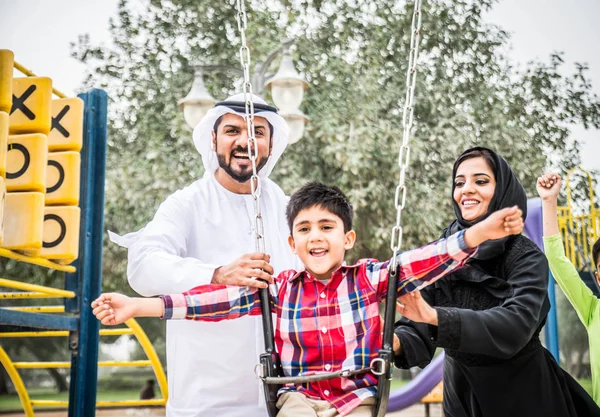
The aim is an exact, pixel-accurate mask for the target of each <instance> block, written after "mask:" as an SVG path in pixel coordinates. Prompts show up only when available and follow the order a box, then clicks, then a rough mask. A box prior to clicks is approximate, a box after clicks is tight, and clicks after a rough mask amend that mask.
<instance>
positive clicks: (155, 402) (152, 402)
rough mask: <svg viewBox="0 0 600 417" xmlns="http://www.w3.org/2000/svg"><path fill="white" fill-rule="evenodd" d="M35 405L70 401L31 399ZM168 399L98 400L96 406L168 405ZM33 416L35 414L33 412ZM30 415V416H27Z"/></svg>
mask: <svg viewBox="0 0 600 417" xmlns="http://www.w3.org/2000/svg"><path fill="white" fill-rule="evenodd" d="M31 404H32V405H33V406H34V407H68V405H69V402H68V401H53V400H31ZM166 404H167V400H166V399H164V398H155V399H152V400H123V401H98V402H97V403H96V407H135V406H148V405H166ZM32 416H33V414H32ZM27 417H29V416H27Z"/></svg>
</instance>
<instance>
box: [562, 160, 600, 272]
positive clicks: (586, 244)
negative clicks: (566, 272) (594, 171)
mask: <svg viewBox="0 0 600 417" xmlns="http://www.w3.org/2000/svg"><path fill="white" fill-rule="evenodd" d="M576 172H579V173H581V174H582V175H583V176H584V178H585V180H586V181H587V185H588V198H589V212H585V211H584V212H583V213H582V214H575V213H574V210H573V190H572V185H571V178H572V175H573V174H574V173H576ZM566 189H567V205H566V206H565V207H559V208H558V224H559V229H560V233H561V235H562V237H563V242H564V244H565V253H566V255H567V257H568V258H569V259H570V260H571V262H572V263H573V265H575V267H576V268H577V270H579V271H584V270H593V269H594V268H593V267H592V265H593V262H592V246H593V244H594V242H595V241H596V240H597V239H598V236H600V210H599V209H598V208H596V206H595V204H594V183H593V181H592V176H591V175H590V173H589V172H587V171H586V170H584V169H581V168H573V169H572V170H570V171H569V173H568V174H567V178H566Z"/></svg>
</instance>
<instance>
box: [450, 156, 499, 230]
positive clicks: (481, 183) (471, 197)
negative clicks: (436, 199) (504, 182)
mask: <svg viewBox="0 0 600 417" xmlns="http://www.w3.org/2000/svg"><path fill="white" fill-rule="evenodd" d="M495 189H496V178H495V177H494V173H493V171H492V169H491V168H490V166H489V165H488V162H487V161H486V160H485V159H484V158H482V157H476V158H470V159H466V160H464V161H463V162H461V164H460V165H459V166H458V169H457V170H456V177H455V178H454V195H453V197H454V201H456V204H458V206H459V207H460V212H461V214H462V217H463V219H465V220H466V221H474V220H477V219H478V218H480V217H481V216H483V215H485V214H486V213H487V210H488V207H489V205H490V201H492V197H494V190H495Z"/></svg>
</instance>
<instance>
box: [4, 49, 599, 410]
mask: <svg viewBox="0 0 600 417" xmlns="http://www.w3.org/2000/svg"><path fill="white" fill-rule="evenodd" d="M2 52H4V51H0V58H2V57H3V59H5V61H3V62H2V63H0V75H2V82H0V111H1V110H3V107H2V106H3V105H4V106H5V107H4V110H6V104H5V102H6V100H5V96H6V88H7V87H6V86H7V85H8V84H11V85H12V82H13V81H14V80H13V79H12V72H13V71H12V70H13V67H14V68H15V69H17V70H18V71H20V72H22V73H23V74H24V75H26V76H27V77H31V78H35V75H34V74H33V73H32V72H31V71H29V70H27V69H25V68H24V67H22V66H21V65H19V64H18V63H16V62H10V63H9V64H10V68H11V75H10V77H11V79H10V83H9V82H7V79H6V77H7V75H6V71H4V72H3V71H2V70H3V68H4V70H5V69H6V67H7V65H8V64H7V56H8V55H9V54H4V55H2V54H1V53H2ZM10 56H12V54H10ZM50 88H51V87H50ZM25 91H27V89H26V90H25ZM51 91H52V92H53V94H54V95H56V96H58V97H59V98H65V95H64V94H62V93H60V92H59V91H57V90H55V89H52V88H51ZM10 95H11V96H12V97H11V103H10V104H9V106H8V110H6V112H5V113H8V112H10V111H13V112H14V111H15V110H14V108H22V107H23V106H25V105H26V104H27V97H24V96H25V93H22V94H20V96H19V97H17V96H15V95H14V94H13V93H12V90H11V93H10ZM79 97H80V99H81V100H82V101H83V112H82V113H83V116H82V123H81V126H82V127H81V130H82V147H81V172H80V174H79V176H80V179H81V181H80V183H79V187H78V190H79V196H80V198H79V206H78V207H79V209H80V228H79V230H78V233H77V239H76V241H77V244H78V256H77V257H76V259H74V260H72V259H70V258H68V257H67V258H66V259H51V258H44V257H42V256H40V255H41V253H40V252H39V251H38V252H36V251H25V253H23V252H17V251H16V250H11V249H6V248H1V247H0V257H3V258H10V259H14V260H16V261H19V262H27V263H30V264H34V265H37V266H39V267H41V268H49V269H53V270H56V271H59V272H64V273H65V275H64V288H63V289H58V288H51V287H44V286H38V285H32V284H29V283H27V282H26V281H27V279H26V277H23V280H19V281H12V280H7V279H2V278H0V286H1V287H4V288H9V289H12V290H13V291H10V292H3V293H0V298H1V299H2V302H1V303H0V325H2V326H7V325H8V326H22V327H26V328H27V329H26V330H24V331H21V330H17V331H13V330H12V329H11V331H0V341H1V340H2V339H3V338H19V337H39V338H43V337H66V338H68V341H69V348H70V349H71V361H70V362H22V361H13V360H11V358H10V357H9V356H8V355H7V354H6V352H5V351H4V349H3V348H2V346H1V344H0V363H2V365H3V366H4V368H5V369H6V370H7V371H8V374H9V376H10V378H11V380H12V382H13V384H14V385H15V387H16V390H17V392H18V394H19V397H20V399H21V402H22V404H23V409H24V412H25V415H26V416H27V417H33V416H34V415H35V413H34V409H35V408H39V407H46V408H47V407H68V410H69V417H80V416H93V415H94V414H95V409H96V408H97V407H106V406H117V407H137V406H148V405H163V406H164V405H165V404H166V399H167V396H168V392H167V382H166V377H165V373H164V370H163V368H162V365H161V364H160V361H159V360H158V356H157V355H156V352H155V351H154V348H153V346H152V344H151V343H150V341H149V340H148V338H147V336H146V335H145V333H144V332H143V330H142V329H141V328H140V326H139V325H138V324H137V322H135V320H129V321H128V322H127V323H126V327H123V328H116V329H102V330H101V329H99V323H98V322H97V321H96V320H95V318H94V317H93V316H92V314H91V310H90V308H89V303H90V302H91V300H93V299H95V298H96V297H97V296H98V295H99V294H100V289H101V282H102V267H101V266H102V262H101V260H102V240H103V239H102V236H103V232H104V231H103V203H104V174H105V158H106V156H105V153H106V108H107V96H106V94H105V93H104V92H103V91H101V90H91V91H90V92H87V93H84V94H81V95H80V96H79ZM3 98H4V101H3ZM15 101H16V104H15ZM51 114H52V110H51V109H50V110H49V111H48V112H47V116H46V117H47V118H48V119H50V121H49V123H48V125H49V127H50V130H53V129H56V127H55V124H58V123H59V122H60V120H59V121H58V122H56V123H55V122H54V119H60V117H63V116H64V115H63V116H60V111H59V112H58V114H57V115H56V116H54V117H53V116H51ZM5 119H6V120H8V119H7V118H6V117H5ZM1 120H2V119H1V118H0V121H1ZM58 126H60V124H58ZM8 128H9V126H8V125H7V126H6V129H7V130H8ZM0 129H2V125H1V124H0ZM58 130H60V129H59V128H58ZM47 133H49V132H47ZM21 134H23V133H21ZM42 134H43V133H42ZM0 144H2V142H1V141H0ZM2 146H6V145H2ZM8 149H9V150H12V148H11V147H10V144H9V145H8ZM0 155H2V154H1V153H0ZM0 157H1V156H0ZM48 161H50V159H48ZM50 165H51V164H50V163H49V162H48V166H50ZM0 167H2V164H1V163H0ZM572 172H573V171H571V172H570V173H569V175H568V176H567V206H565V207H560V208H559V224H560V230H561V233H562V234H563V239H564V241H565V242H566V244H565V249H566V253H567V256H569V257H570V259H571V260H572V262H573V263H574V265H576V267H577V268H578V269H579V270H580V271H582V273H586V272H589V266H590V265H591V264H590V261H591V244H592V243H593V242H594V241H595V239H597V238H598V235H599V234H600V230H599V228H600V210H598V209H596V208H595V205H594V194H593V189H592V186H593V184H592V178H591V176H590V175H589V174H588V173H587V172H584V173H585V174H586V175H587V179H588V182H589V187H590V188H589V189H590V212H589V213H588V214H577V215H576V214H574V213H573V209H572V196H571V188H570V187H571V186H570V176H571V174H572ZM2 173H3V171H2V170H0V178H4V176H8V174H10V173H11V172H4V176H2V175H1V174H2ZM2 183H3V184H4V181H3V182H2ZM43 188H44V191H46V192H47V188H49V187H48V186H47V184H45V183H44V187H43ZM2 203H3V202H2V201H1V200H0V204H2ZM2 208H3V207H0V210H1V209H2ZM531 214H532V213H531V211H530V217H531V218H532V219H534V218H535V216H531ZM0 218H1V217H0ZM4 219H5V223H6V224H8V223H9V222H11V221H12V219H11V218H9V217H8V215H7V214H6V213H5V214H4ZM538 220H539V221H541V215H540V217H539V219H538ZM5 227H6V226H5ZM538 230H539V231H540V232H541V227H540V228H539V229H538ZM530 237H531V238H532V239H534V237H533V236H531V235H530ZM534 240H535V239H534ZM538 244H539V243H538ZM67 261H72V263H71V262H67ZM64 263H71V264H70V265H65V264H64ZM588 285H589V284H588ZM596 294H598V292H597V288H596ZM551 297H552V295H551ZM37 298H44V299H46V298H59V299H62V300H63V304H62V305H54V306H7V305H6V303H7V302H9V300H17V299H21V300H22V299H37ZM551 314H552V313H551ZM554 314H555V312H554ZM547 327H549V328H550V329H552V327H554V330H553V331H554V336H552V337H554V338H556V320H554V323H552V321H551V320H549V324H548V326H547ZM551 331H552V330H551ZM124 334H127V335H133V336H135V337H136V339H137V340H138V341H139V343H140V344H141V346H142V348H143V350H144V352H145V353H146V355H147V357H148V360H142V361H123V362H117V361H103V362H98V342H99V336H116V335H124ZM552 337H551V338H550V339H551V340H552ZM547 340H548V336H547ZM557 349H558V348H557V344H556V350H553V349H551V351H552V352H553V354H555V356H558V350H557ZM442 362H443V354H442V355H438V356H437V357H436V358H435V359H434V361H432V363H431V365H430V366H429V367H427V368H426V369H425V370H424V371H423V372H421V373H420V374H419V375H418V376H417V377H416V378H415V379H414V380H413V381H411V382H410V383H409V384H407V385H406V386H405V387H404V388H402V389H400V390H397V391H395V392H392V393H391V395H390V400H389V404H388V411H395V410H400V409H402V408H405V407H407V406H409V405H411V404H414V403H415V402H419V401H423V400H422V399H423V397H425V396H429V400H425V401H424V402H427V401H433V402H436V401H437V400H439V399H440V398H441V397H440V393H439V392H436V393H434V394H429V395H428V393H430V392H431V391H432V390H434V389H436V386H438V385H439V383H440V381H441V378H442ZM98 366H102V367H113V366H128V367H133V366H151V367H152V368H153V371H154V374H155V376H156V379H157V381H158V386H159V388H160V391H161V393H162V398H159V399H154V400H131V401H102V402H96V380H97V370H98ZM43 368H70V369H71V384H70V395H69V401H41V400H35V399H32V398H30V397H29V394H28V391H27V389H26V387H25V385H24V384H23V381H22V379H21V377H20V374H19V370H21V369H43Z"/></svg>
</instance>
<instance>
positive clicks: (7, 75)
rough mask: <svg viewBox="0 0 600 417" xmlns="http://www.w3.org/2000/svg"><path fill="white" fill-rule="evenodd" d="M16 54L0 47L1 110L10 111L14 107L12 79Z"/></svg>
mask: <svg viewBox="0 0 600 417" xmlns="http://www.w3.org/2000/svg"><path fill="white" fill-rule="evenodd" d="M14 63H15V55H14V54H13V53H12V51H9V50H8V49H0V111H3V112H6V113H9V112H10V108H11V107H12V82H13V81H12V80H13V67H14Z"/></svg>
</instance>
